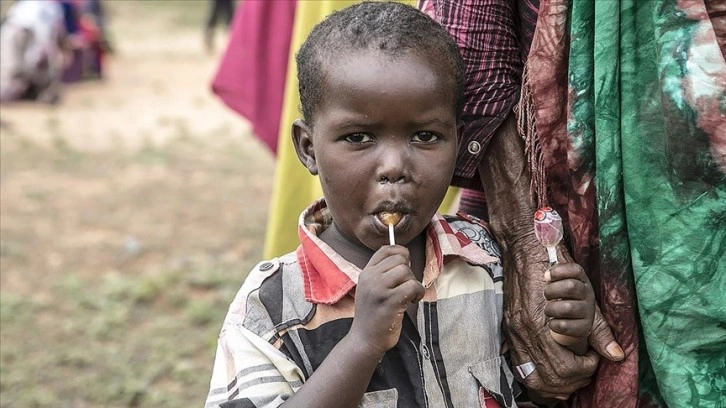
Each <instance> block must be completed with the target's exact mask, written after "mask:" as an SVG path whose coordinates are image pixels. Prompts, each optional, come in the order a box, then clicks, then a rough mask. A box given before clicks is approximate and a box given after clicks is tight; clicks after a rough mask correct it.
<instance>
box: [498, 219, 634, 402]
mask: <svg viewBox="0 0 726 408" xmlns="http://www.w3.org/2000/svg"><path fill="white" fill-rule="evenodd" d="M506 242H507V243H508V244H507V245H506V246H507V249H506V250H505V259H504V262H505V264H504V267H505V277H506V279H505V280H504V285H505V287H504V293H505V296H504V299H505V306H504V320H505V324H504V328H505V332H506V334H507V337H508V340H509V346H510V349H511V352H512V360H513V365H514V366H518V365H521V364H525V363H528V362H533V363H534V364H535V367H536V368H535V370H534V372H532V373H531V374H529V375H527V377H526V378H524V379H522V380H521V381H522V382H523V383H524V385H525V386H526V387H527V388H528V389H530V390H532V391H535V392H536V393H537V394H539V395H541V396H542V397H547V398H553V397H554V398H559V399H567V398H568V397H569V395H570V394H571V393H572V392H574V391H576V390H577V389H579V388H582V387H584V386H586V385H587V384H588V383H589V382H590V380H591V377H592V376H593V374H594V373H595V370H596V369H597V366H598V363H599V359H600V356H603V357H605V358H607V359H609V360H613V361H619V360H622V359H623V358H624V353H623V352H622V350H621V349H620V346H619V345H618V344H617V342H616V341H615V338H614V337H613V334H612V332H611V330H610V327H609V326H608V324H607V323H606V322H605V320H604V318H603V316H602V313H601V312H600V309H599V308H596V310H595V317H594V320H593V325H592V332H591V333H590V336H589V337H588V341H589V343H590V345H591V346H592V347H593V349H592V350H590V351H588V352H587V353H586V354H584V355H582V356H578V355H576V354H574V353H573V352H572V351H570V350H569V349H567V348H566V347H563V346H561V345H560V344H558V343H556V342H555V341H554V340H553V338H552V336H551V333H550V331H549V327H548V325H547V322H546V317H545V314H544V308H545V305H546V300H545V297H544V287H545V284H546V282H545V279H544V273H545V271H546V269H547V267H548V259H547V255H546V252H545V251H544V250H543V248H542V247H541V245H540V244H539V242H537V240H536V238H535V237H534V234H533V233H527V234H523V235H521V236H520V237H518V238H511V237H509V238H508V239H506ZM558 259H560V260H562V261H563V262H572V258H571V257H570V255H569V254H568V253H567V252H566V251H564V248H563V247H562V246H560V247H558Z"/></svg>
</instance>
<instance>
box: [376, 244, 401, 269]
mask: <svg viewBox="0 0 726 408" xmlns="http://www.w3.org/2000/svg"><path fill="white" fill-rule="evenodd" d="M395 255H400V256H403V257H404V258H405V259H406V263H409V262H410V261H409V259H410V255H409V252H408V248H406V247H404V246H400V245H384V246H382V247H381V248H380V249H379V250H378V251H376V252H375V253H374V254H373V256H371V259H370V260H369V261H368V265H369V266H373V265H378V264H380V263H382V262H384V261H385V260H386V259H388V258H390V257H393V256H395Z"/></svg>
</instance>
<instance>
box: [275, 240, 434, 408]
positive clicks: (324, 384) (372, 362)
mask: <svg viewBox="0 0 726 408" xmlns="http://www.w3.org/2000/svg"><path fill="white" fill-rule="evenodd" d="M410 261H411V260H410V255H409V252H408V249H407V248H405V247H402V246H398V245H387V246H384V247H382V248H380V249H379V250H378V251H376V253H375V254H373V256H372V257H371V259H370V261H369V262H368V265H366V267H365V268H364V269H363V271H361V274H360V276H359V277H358V285H357V287H356V292H355V317H354V318H353V324H352V326H351V328H350V331H349V332H348V334H347V335H346V336H345V337H344V338H343V340H341V341H340V343H338V344H337V345H336V346H335V347H334V348H333V350H332V351H331V352H330V354H328V356H327V357H326V358H325V360H324V361H323V363H322V364H321V365H320V367H318V368H317V370H315V372H314V373H313V375H312V376H310V379H309V380H308V381H307V382H306V383H305V386H304V387H302V388H301V389H300V390H299V391H298V392H297V393H296V394H295V395H294V396H293V397H292V398H290V400H289V401H288V402H287V403H285V407H310V408H319V407H336V408H347V407H350V408H355V407H357V406H358V404H359V403H360V401H361V398H362V397H363V394H364V393H365V391H366V389H367V388H368V384H369V383H370V381H371V377H372V376H373V372H374V371H375V369H376V367H377V366H378V363H379V362H380V361H381V359H383V355H384V354H385V353H386V351H388V350H389V349H391V348H392V347H393V346H395V345H396V343H397V342H398V340H399V337H400V335H401V327H402V323H403V316H404V314H405V313H406V309H407V307H408V305H409V304H410V303H418V301H419V300H421V298H423V295H424V288H423V286H422V285H421V283H420V282H418V281H417V280H416V278H415V276H414V274H413V272H412V271H411V269H410V266H409V265H410Z"/></svg>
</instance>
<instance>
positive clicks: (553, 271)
mask: <svg viewBox="0 0 726 408" xmlns="http://www.w3.org/2000/svg"><path fill="white" fill-rule="evenodd" d="M549 275H550V282H556V281H559V280H562V279H577V280H579V281H582V282H586V281H587V277H586V275H585V270H584V269H582V267H581V266H580V265H578V264H576V263H561V264H557V265H555V266H553V267H551V268H550V269H549Z"/></svg>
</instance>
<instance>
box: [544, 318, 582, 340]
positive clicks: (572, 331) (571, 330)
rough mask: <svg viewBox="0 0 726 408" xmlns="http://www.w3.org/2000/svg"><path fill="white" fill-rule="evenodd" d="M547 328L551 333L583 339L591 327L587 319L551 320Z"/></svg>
mask: <svg viewBox="0 0 726 408" xmlns="http://www.w3.org/2000/svg"><path fill="white" fill-rule="evenodd" d="M549 327H550V330H552V331H553V332H555V333H558V334H561V335H563V336H572V337H584V336H586V335H587V334H588V333H589V332H590V328H591V327H592V326H591V325H590V320H588V319H552V320H550V322H549Z"/></svg>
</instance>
